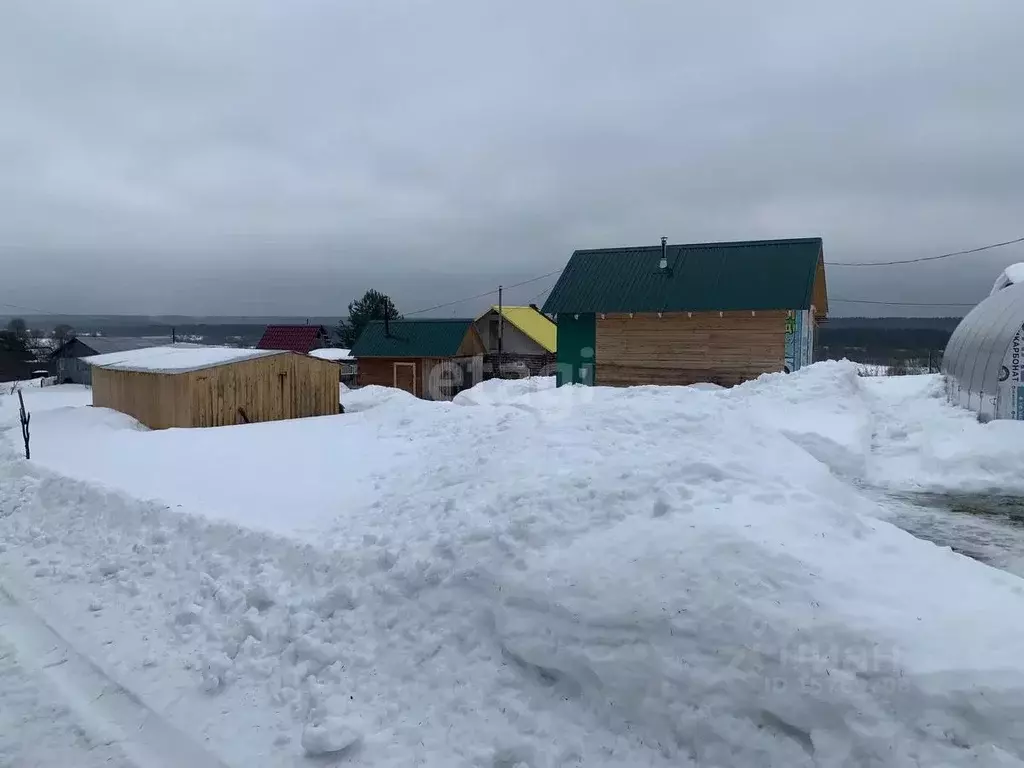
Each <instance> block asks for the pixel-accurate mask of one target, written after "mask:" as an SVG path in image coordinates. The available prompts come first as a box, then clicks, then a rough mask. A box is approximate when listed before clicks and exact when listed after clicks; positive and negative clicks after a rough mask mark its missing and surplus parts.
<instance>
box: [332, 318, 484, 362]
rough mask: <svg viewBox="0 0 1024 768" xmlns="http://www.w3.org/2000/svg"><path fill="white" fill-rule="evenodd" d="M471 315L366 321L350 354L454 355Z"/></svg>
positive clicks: (374, 355) (468, 327) (470, 321)
mask: <svg viewBox="0 0 1024 768" xmlns="http://www.w3.org/2000/svg"><path fill="white" fill-rule="evenodd" d="M473 322H474V321H473V319H472V318H466V317H463V318H445V319H435V318H423V319H417V320H392V321H390V323H389V325H390V334H385V332H384V322H383V321H381V320H374V321H373V322H370V323H367V325H366V327H365V328H364V329H363V332H362V333H361V334H359V338H358V339H356V343H355V345H354V346H353V347H352V357H356V358H359V357H455V356H456V355H457V354H458V352H459V347H460V346H462V341H463V339H465V338H466V334H467V333H468V332H469V330H470V328H471V327H472V325H473Z"/></svg>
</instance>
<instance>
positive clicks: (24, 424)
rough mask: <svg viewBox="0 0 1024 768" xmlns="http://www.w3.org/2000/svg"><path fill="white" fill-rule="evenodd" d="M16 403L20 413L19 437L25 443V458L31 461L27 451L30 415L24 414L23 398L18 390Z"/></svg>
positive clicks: (30, 455)
mask: <svg viewBox="0 0 1024 768" xmlns="http://www.w3.org/2000/svg"><path fill="white" fill-rule="evenodd" d="M18 402H19V403H21V412H20V413H19V414H18V415H19V416H20V417H21V437H22V439H23V440H24V441H25V458H26V459H31V458H32V454H31V453H30V452H29V449H28V422H29V420H30V419H31V418H32V414H31V413H26V412H25V398H24V397H23V396H22V394H21V390H20V389H19V390H18Z"/></svg>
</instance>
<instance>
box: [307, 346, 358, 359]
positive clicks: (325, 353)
mask: <svg viewBox="0 0 1024 768" xmlns="http://www.w3.org/2000/svg"><path fill="white" fill-rule="evenodd" d="M309 354H310V357H319V358H320V359H321V360H331V361H332V362H334V361H338V360H355V358H354V357H352V350H351V349H337V348H335V347H324V348H323V349H314V350H312V351H310V353H309Z"/></svg>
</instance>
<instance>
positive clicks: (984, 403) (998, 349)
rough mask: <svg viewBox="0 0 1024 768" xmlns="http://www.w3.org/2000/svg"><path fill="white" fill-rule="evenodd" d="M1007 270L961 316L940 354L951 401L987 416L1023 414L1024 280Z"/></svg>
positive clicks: (997, 417)
mask: <svg viewBox="0 0 1024 768" xmlns="http://www.w3.org/2000/svg"><path fill="white" fill-rule="evenodd" d="M1014 266H1018V265H1014ZM1008 273H1009V274H1011V275H1012V274H1013V273H1012V272H1011V270H1010V269H1007V271H1006V272H1004V273H1003V275H1002V276H1000V280H997V281H996V285H995V286H994V287H993V289H992V293H991V295H990V296H989V297H988V298H986V299H985V300H984V301H982V302H981V303H980V304H978V306H976V307H975V308H974V309H972V310H971V311H970V312H968V313H967V316H966V317H965V318H964V319H963V320H961V321H960V325H958V326H957V327H956V330H955V331H953V335H952V336H950V338H949V344H947V345H946V352H945V354H944V355H943V358H942V373H943V375H944V376H945V382H946V396H947V397H948V399H949V401H950V402H951V403H953V404H954V405H960V406H963V407H964V408H969V409H970V410H972V411H975V412H976V413H977V414H978V417H979V418H980V419H982V420H984V421H987V420H989V419H1020V420H1024V365H1022V363H1024V360H1022V357H1024V355H1022V347H1024V332H1022V331H1024V282H1020V283H1013V282H1010V281H1009V280H1006V279H1004V277H1005V276H1006V275H1007V274H1008Z"/></svg>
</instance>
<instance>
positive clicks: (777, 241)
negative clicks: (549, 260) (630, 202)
mask: <svg viewBox="0 0 1024 768" xmlns="http://www.w3.org/2000/svg"><path fill="white" fill-rule="evenodd" d="M815 242H818V243H821V242H823V240H822V238H821V237H817V236H816V237H786V238H774V239H768V240H723V241H721V242H707V243H666V247H668V248H738V247H745V246H751V245H792V244H793V243H815ZM660 250H661V245H660V244H655V245H620V246H612V247H609V248H577V249H576V250H575V251H573V255H574V256H575V255H576V254H577V253H611V252H613V251H660Z"/></svg>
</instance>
